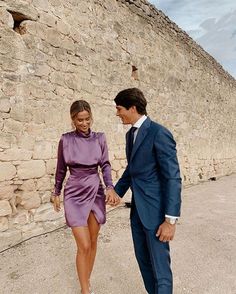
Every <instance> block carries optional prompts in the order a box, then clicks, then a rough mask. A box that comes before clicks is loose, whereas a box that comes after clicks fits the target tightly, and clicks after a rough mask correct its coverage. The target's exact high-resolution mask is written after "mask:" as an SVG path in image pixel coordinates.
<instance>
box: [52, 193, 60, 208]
mask: <svg viewBox="0 0 236 294" xmlns="http://www.w3.org/2000/svg"><path fill="white" fill-rule="evenodd" d="M51 202H52V204H53V208H54V210H55V211H56V212H59V211H60V210H61V201H60V196H57V195H53V196H51Z"/></svg>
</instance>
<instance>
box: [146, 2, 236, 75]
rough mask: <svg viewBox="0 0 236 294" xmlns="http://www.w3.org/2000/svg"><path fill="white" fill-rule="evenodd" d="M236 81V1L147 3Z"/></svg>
mask: <svg viewBox="0 0 236 294" xmlns="http://www.w3.org/2000/svg"><path fill="white" fill-rule="evenodd" d="M149 2H150V3H152V4H154V5H155V6H156V7H157V9H159V10H162V11H163V12H164V13H165V14H166V15H167V16H168V17H169V18H170V19H171V20H172V21H174V22H175V23H176V24H177V25H178V26H179V27H180V28H182V29H183V30H184V31H186V32H187V34H188V35H190V36H191V37H192V38H193V39H194V40H195V41H196V42H197V43H198V44H199V45H201V46H202V47H203V48H204V50H205V51H207V52H208V53H210V54H211V55H212V56H213V57H214V58H215V59H216V60H217V61H218V62H219V63H220V64H221V65H222V66H223V67H224V69H225V70H226V71H228V72H229V73H230V74H231V75H232V76H233V77H234V78H236V0H149Z"/></svg>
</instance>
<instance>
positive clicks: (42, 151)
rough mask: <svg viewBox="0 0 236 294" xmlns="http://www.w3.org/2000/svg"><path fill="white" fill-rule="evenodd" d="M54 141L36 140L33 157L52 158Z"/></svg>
mask: <svg viewBox="0 0 236 294" xmlns="http://www.w3.org/2000/svg"><path fill="white" fill-rule="evenodd" d="M52 155H53V154H52V143H51V142H45V141H40V142H35V145H34V153H33V159H50V158H52Z"/></svg>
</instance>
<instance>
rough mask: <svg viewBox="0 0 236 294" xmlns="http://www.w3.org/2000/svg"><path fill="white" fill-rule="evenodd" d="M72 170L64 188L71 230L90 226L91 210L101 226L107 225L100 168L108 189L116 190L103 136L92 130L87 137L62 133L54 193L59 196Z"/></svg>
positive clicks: (67, 217) (74, 133)
mask: <svg viewBox="0 0 236 294" xmlns="http://www.w3.org/2000/svg"><path fill="white" fill-rule="evenodd" d="M67 168H69V171H70V176H69V178H68V180H67V182H66V185H65V188H64V209H65V218H66V223H67V225H68V226H69V227H80V226H87V220H88V217H89V213H90V212H91V211H92V212H93V213H94V215H95V217H96V219H97V221H98V223H99V224H104V223H105V222H106V206H105V194H104V188H103V186H102V183H101V179H100V177H99V168H100V169H101V172H102V175H103V180H104V183H105V185H106V187H113V183H112V177H111V165H110V162H109V158H108V148H107V143H106V138H105V135H104V133H95V132H92V131H90V132H89V134H88V135H85V134H83V133H81V132H77V131H73V132H69V133H66V134H63V135H62V137H61V139H60V142H59V146H58V160H57V169H56V175H55V194H56V195H60V193H61V189H62V184H63V181H64V179H65V176H66V171H67Z"/></svg>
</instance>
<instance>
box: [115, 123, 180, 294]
mask: <svg viewBox="0 0 236 294" xmlns="http://www.w3.org/2000/svg"><path fill="white" fill-rule="evenodd" d="M129 138H130V131H128V132H127V134H126V155H127V161H128V165H127V167H126V169H125V171H124V173H123V175H122V177H121V178H120V179H119V181H118V183H117V184H116V186H115V191H116V192H117V194H118V195H119V196H120V197H123V196H124V194H125V193H126V191H127V190H128V189H129V188H131V191H132V208H131V229H132V237H133V242H134V249H135V255H136V258H137V261H138V264H139V267H140V271H141V274H142V277H143V280H144V284H145V288H146V290H147V292H148V293H149V294H171V293H172V291H173V290H172V288H173V285H172V272H171V268H170V255H169V244H168V242H167V243H164V242H160V241H159V239H158V238H157V237H156V232H157V229H158V227H159V225H160V224H162V223H163V221H164V220H165V215H171V216H179V215H180V206H181V178H180V171H179V164H178V160H177V156H176V148H175V146H176V144H175V141H174V139H173V136H172V134H171V133H170V132H169V131H168V130H167V129H166V128H164V127H163V126H161V125H159V124H157V123H155V122H153V121H151V120H150V119H149V118H147V119H146V120H145V121H144V122H143V124H142V125H141V127H140V128H139V130H138V134H137V137H136V140H135V143H134V146H133V149H132V152H131V155H129V154H130V152H129V144H127V142H129Z"/></svg>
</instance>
